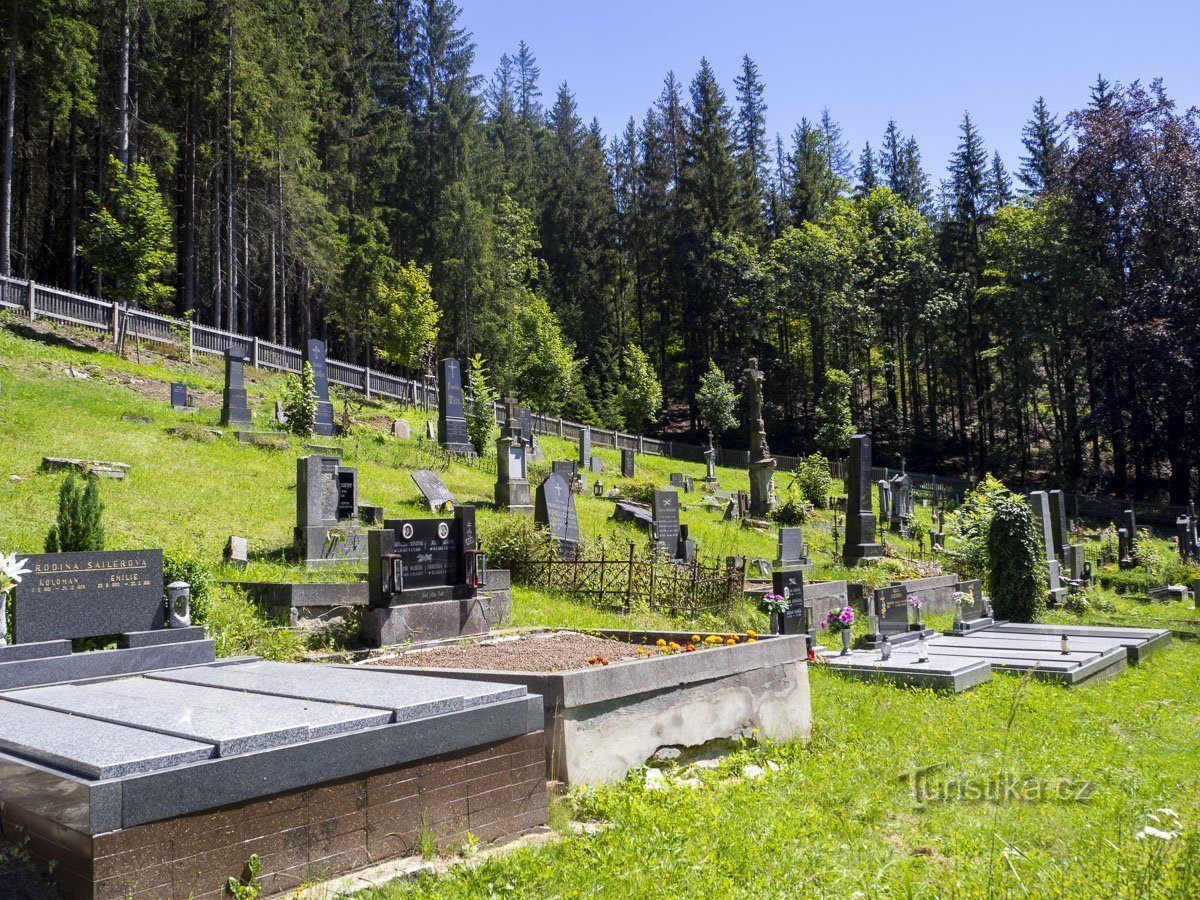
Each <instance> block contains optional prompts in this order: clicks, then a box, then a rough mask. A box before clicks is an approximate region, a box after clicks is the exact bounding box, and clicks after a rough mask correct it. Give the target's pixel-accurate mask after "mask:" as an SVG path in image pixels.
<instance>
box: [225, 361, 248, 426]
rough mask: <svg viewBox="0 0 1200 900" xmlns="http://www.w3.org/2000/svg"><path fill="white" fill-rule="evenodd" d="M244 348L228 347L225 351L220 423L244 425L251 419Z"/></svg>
mask: <svg viewBox="0 0 1200 900" xmlns="http://www.w3.org/2000/svg"><path fill="white" fill-rule="evenodd" d="M245 366H246V349H245V348H244V347H236V346H235V347H230V348H229V349H228V350H226V351H225V390H224V392H223V393H222V394H221V424H222V425H245V424H248V423H249V422H250V421H251V418H250V406H249V404H248V403H247V402H246V373H245Z"/></svg>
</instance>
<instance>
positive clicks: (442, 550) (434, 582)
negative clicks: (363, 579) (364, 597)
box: [367, 506, 480, 606]
mask: <svg viewBox="0 0 1200 900" xmlns="http://www.w3.org/2000/svg"><path fill="white" fill-rule="evenodd" d="M477 543H478V540H477V535H476V532H475V507H473V506H460V507H458V509H456V510H455V511H454V517H453V518H449V519H447V518H439V519H388V520H387V521H386V522H384V527H383V529H382V530H379V531H372V532H371V563H370V570H369V574H368V579H367V580H368V583H369V585H370V597H371V604H372V605H373V606H393V605H396V604H403V603H408V602H412V600H411V599H406V598H403V597H402V596H397V595H403V594H405V593H407V592H412V591H429V590H433V591H439V589H453V588H458V587H461V588H466V589H468V590H470V591H473V590H474V589H475V588H478V587H479V586H480V585H479V584H476V583H473V581H474V579H473V578H472V576H473V575H475V574H477V573H474V572H472V571H471V570H470V560H469V556H468V553H469V552H470V551H475V550H476V549H477ZM452 595H453V591H445V590H440V591H439V594H438V596H445V597H446V598H447V599H449V597H450V596H452Z"/></svg>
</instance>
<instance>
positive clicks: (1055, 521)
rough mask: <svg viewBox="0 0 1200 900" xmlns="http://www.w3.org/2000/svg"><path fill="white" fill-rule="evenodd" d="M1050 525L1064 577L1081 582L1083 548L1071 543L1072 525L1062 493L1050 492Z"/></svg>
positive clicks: (1064, 496) (1082, 574)
mask: <svg viewBox="0 0 1200 900" xmlns="http://www.w3.org/2000/svg"><path fill="white" fill-rule="evenodd" d="M1049 496H1050V524H1051V531H1052V532H1053V535H1054V555H1055V556H1056V557H1057V558H1058V560H1059V562H1060V563H1061V564H1062V571H1063V575H1064V577H1065V578H1066V579H1067V581H1070V582H1075V583H1078V582H1081V581H1083V577H1084V558H1083V547H1082V546H1079V545H1078V544H1072V543H1071V525H1070V521H1069V520H1068V519H1067V497H1066V494H1064V493H1063V492H1062V491H1050V495H1049Z"/></svg>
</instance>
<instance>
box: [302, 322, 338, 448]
mask: <svg viewBox="0 0 1200 900" xmlns="http://www.w3.org/2000/svg"><path fill="white" fill-rule="evenodd" d="M304 361H305V362H306V363H308V364H309V365H310V366H312V373H313V393H315V394H316V395H317V414H316V416H315V417H314V418H313V433H314V434H324V435H329V434H336V433H337V427H336V426H335V425H334V423H333V404H332V403H330V402H329V368H328V366H327V365H326V363H325V342H324V341H321V340H316V339H312V340H308V341H305V342H304Z"/></svg>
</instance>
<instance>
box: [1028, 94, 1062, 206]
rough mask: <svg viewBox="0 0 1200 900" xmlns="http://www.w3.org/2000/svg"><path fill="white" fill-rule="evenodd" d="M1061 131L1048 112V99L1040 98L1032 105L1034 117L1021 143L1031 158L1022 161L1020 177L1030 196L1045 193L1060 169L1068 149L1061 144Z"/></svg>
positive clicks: (1056, 120) (1029, 122) (1056, 119)
mask: <svg viewBox="0 0 1200 900" xmlns="http://www.w3.org/2000/svg"><path fill="white" fill-rule="evenodd" d="M1062 131H1063V127H1062V125H1060V124H1059V122H1058V118H1057V117H1056V116H1053V115H1051V114H1050V111H1049V110H1048V109H1046V100H1045V98H1044V97H1038V98H1037V102H1036V103H1034V104H1033V117H1032V118H1031V119H1030V120H1029V121H1028V122H1026V123H1025V127H1024V128H1023V129H1022V130H1021V135H1022V137H1021V143H1022V144H1023V145H1024V146H1025V149H1026V151H1028V153H1029V155H1028V156H1022V157H1021V169H1020V171H1019V172H1018V173H1017V177H1018V178H1020V179H1021V183H1022V184H1024V185H1025V189H1026V190H1027V191H1028V192H1029V193H1031V194H1040V193H1043V192H1044V191H1045V190H1046V187H1047V185H1048V184H1049V182H1050V179H1051V177H1052V176H1053V174H1054V172H1055V170H1056V169H1057V168H1058V165H1059V163H1060V161H1061V160H1062V157H1063V153H1064V151H1065V149H1066V148H1065V147H1064V146H1063V143H1062Z"/></svg>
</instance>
